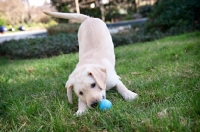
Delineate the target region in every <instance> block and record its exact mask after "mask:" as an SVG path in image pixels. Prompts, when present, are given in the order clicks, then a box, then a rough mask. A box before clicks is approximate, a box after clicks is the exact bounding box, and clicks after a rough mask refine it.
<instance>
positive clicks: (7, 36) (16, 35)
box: [0, 29, 47, 43]
mask: <svg viewBox="0 0 200 132" xmlns="http://www.w3.org/2000/svg"><path fill="white" fill-rule="evenodd" d="M46 34H47V30H46V29H41V30H33V31H21V32H13V33H4V34H0V43H2V42H4V41H8V40H13V39H14V40H18V39H24V38H35V37H39V36H41V37H42V36H46Z"/></svg>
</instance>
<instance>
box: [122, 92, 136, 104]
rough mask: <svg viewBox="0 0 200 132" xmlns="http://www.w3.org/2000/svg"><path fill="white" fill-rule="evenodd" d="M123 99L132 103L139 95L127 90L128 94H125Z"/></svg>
mask: <svg viewBox="0 0 200 132" xmlns="http://www.w3.org/2000/svg"><path fill="white" fill-rule="evenodd" d="M122 96H123V98H124V99H125V100H127V101H132V100H134V99H135V98H137V97H138V94H136V93H134V92H132V91H130V90H127V91H126V92H124V93H123V95H122Z"/></svg>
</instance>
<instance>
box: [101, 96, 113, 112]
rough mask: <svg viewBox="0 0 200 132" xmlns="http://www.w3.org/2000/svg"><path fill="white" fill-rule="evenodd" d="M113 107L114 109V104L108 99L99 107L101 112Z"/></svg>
mask: <svg viewBox="0 0 200 132" xmlns="http://www.w3.org/2000/svg"><path fill="white" fill-rule="evenodd" d="M111 107H112V103H111V102H110V101H109V100H107V99H103V100H102V101H101V102H100V105H99V108H100V110H106V109H111Z"/></svg>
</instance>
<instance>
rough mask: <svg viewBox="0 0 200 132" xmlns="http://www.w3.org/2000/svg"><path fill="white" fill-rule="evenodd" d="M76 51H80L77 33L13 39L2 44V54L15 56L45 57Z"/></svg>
mask: <svg viewBox="0 0 200 132" xmlns="http://www.w3.org/2000/svg"><path fill="white" fill-rule="evenodd" d="M75 51H78V40H77V35H75V34H68V35H66V34H59V35H55V36H48V37H43V38H34V39H22V40H12V41H8V42H3V43H2V44H1V45H0V53H1V55H9V56H11V57H13V58H16V57H18V58H43V57H50V56H54V55H59V54H61V53H64V54H67V53H71V52H75Z"/></svg>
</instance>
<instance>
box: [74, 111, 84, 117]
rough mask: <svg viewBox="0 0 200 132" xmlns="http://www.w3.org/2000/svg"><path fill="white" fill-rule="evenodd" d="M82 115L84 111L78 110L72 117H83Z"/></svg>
mask: <svg viewBox="0 0 200 132" xmlns="http://www.w3.org/2000/svg"><path fill="white" fill-rule="evenodd" d="M83 113H85V110H78V111H77V112H76V113H75V114H74V115H75V116H80V115H83Z"/></svg>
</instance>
